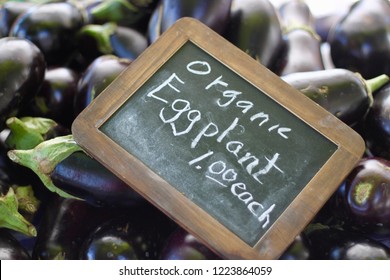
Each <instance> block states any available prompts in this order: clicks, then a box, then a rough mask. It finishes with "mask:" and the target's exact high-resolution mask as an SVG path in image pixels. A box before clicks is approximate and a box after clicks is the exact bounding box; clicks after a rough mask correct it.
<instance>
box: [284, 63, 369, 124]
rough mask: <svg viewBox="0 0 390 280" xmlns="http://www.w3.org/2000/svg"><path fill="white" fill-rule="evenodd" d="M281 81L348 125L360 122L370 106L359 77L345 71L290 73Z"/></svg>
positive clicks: (364, 86)
mask: <svg viewBox="0 0 390 280" xmlns="http://www.w3.org/2000/svg"><path fill="white" fill-rule="evenodd" d="M282 79H283V80H284V81H285V82H287V83H288V84H290V85H291V86H292V87H294V88H296V89H298V90H299V91H301V92H302V93H303V94H305V95H306V96H307V97H309V98H310V99H312V100H313V101H315V102H316V103H317V104H319V105H321V106H322V107H323V108H325V109H326V110H328V111H329V112H330V113H332V114H333V115H335V116H336V117H338V118H339V119H340V120H342V121H343V122H345V123H346V124H348V125H353V124H355V123H356V122H358V121H360V120H361V119H362V118H363V117H364V116H365V114H366V113H367V111H368V110H369V107H370V105H371V103H372V96H371V94H370V93H369V91H368V90H367V87H366V85H365V83H364V80H363V79H362V77H360V76H359V75H358V74H356V73H353V72H351V71H349V70H346V69H327V70H321V71H309V72H300V73H293V74H289V75H285V76H282Z"/></svg>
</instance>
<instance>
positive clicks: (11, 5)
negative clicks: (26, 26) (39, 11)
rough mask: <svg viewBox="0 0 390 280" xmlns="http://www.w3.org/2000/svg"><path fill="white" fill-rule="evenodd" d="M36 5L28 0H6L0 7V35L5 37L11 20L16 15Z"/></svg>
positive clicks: (14, 18)
mask: <svg viewBox="0 0 390 280" xmlns="http://www.w3.org/2000/svg"><path fill="white" fill-rule="evenodd" d="M34 5H36V4H35V3H30V2H11V1H7V2H5V3H4V4H2V5H1V7H0V37H7V36H8V34H9V31H10V29H11V26H12V24H13V22H14V21H15V20H16V18H17V17H18V16H20V15H21V14H23V13H24V12H26V11H27V10H28V9H30V8H31V7H33V6H34Z"/></svg>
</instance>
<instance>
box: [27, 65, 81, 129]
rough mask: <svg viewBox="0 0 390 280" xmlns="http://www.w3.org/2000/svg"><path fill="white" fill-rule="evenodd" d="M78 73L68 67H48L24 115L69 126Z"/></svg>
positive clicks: (72, 116)
mask: <svg viewBox="0 0 390 280" xmlns="http://www.w3.org/2000/svg"><path fill="white" fill-rule="evenodd" d="M79 76H80V75H79V74H78V73H77V72H76V71H74V70H72V69H70V68H69V67H64V66H61V67H49V68H47V70H46V72H45V76H44V79H43V82H42V85H41V88H40V89H39V91H38V92H37V93H36V94H35V96H34V98H33V99H32V102H31V103H30V104H29V106H28V108H27V109H26V111H27V112H26V113H25V115H29V116H37V117H43V118H48V119H51V120H53V121H55V122H56V123H58V124H59V125H61V126H63V127H66V128H70V126H71V124H72V122H73V120H74V113H73V100H74V97H75V95H76V92H77V83H78V80H79Z"/></svg>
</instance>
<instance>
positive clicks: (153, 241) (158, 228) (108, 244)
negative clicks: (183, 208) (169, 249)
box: [80, 205, 172, 260]
mask: <svg viewBox="0 0 390 280" xmlns="http://www.w3.org/2000/svg"><path fill="white" fill-rule="evenodd" d="M171 231H172V223H171V220H169V219H168V218H167V217H166V216H165V215H163V214H162V213H161V212H159V211H158V210H157V209H155V208H154V207H152V206H151V205H148V206H146V207H142V208H134V209H132V210H131V211H129V212H128V213H126V214H125V213H124V214H122V215H118V216H117V217H115V218H112V219H110V220H108V221H107V222H105V223H102V224H101V225H99V226H98V227H97V228H96V229H95V230H94V231H92V232H91V233H90V235H89V237H88V238H86V239H85V241H84V243H83V245H82V247H81V252H80V259H86V260H155V259H157V258H158V254H159V252H160V251H161V246H162V243H163V241H164V240H165V239H166V238H167V235H168V234H169V233H170V232H171Z"/></svg>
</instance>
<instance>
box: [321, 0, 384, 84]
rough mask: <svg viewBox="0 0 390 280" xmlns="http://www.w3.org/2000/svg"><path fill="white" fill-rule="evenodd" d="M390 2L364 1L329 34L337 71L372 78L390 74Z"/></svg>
mask: <svg viewBox="0 0 390 280" xmlns="http://www.w3.org/2000/svg"><path fill="white" fill-rule="evenodd" d="M389 18H390V2H389V1H387V0H361V1H357V2H356V3H355V4H353V6H352V7H351V9H350V11H349V12H348V13H347V14H346V15H345V16H344V17H343V18H341V19H340V21H339V22H338V23H337V24H336V25H335V26H334V27H333V28H332V30H331V31H330V33H329V37H328V42H329V44H330V47H331V48H330V49H331V55H332V60H333V63H334V65H335V66H336V67H337V68H345V69H349V70H351V71H354V72H359V73H360V74H361V75H362V76H363V77H364V78H366V79H370V78H373V77H375V76H378V75H380V74H390V20H389Z"/></svg>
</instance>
